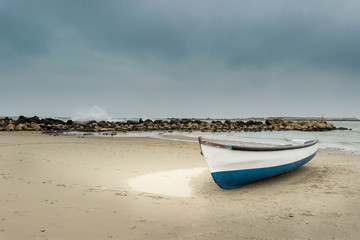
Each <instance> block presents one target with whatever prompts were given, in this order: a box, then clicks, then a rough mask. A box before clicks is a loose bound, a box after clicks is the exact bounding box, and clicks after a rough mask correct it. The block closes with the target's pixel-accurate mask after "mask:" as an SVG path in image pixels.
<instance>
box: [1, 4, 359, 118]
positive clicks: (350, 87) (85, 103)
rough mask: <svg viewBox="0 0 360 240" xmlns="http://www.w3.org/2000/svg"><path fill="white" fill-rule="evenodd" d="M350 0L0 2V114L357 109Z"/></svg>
mask: <svg viewBox="0 0 360 240" xmlns="http://www.w3.org/2000/svg"><path fill="white" fill-rule="evenodd" d="M359 12H360V1H358V0H349V1H337V0H336V1H335V0H327V1H318V0H312V1H307V0H305V1H292V0H273V1H258V0H249V1H243V0H236V1H235V0H234V1H230V0H229V1H227V0H225V1H219V0H207V1H200V0H191V1H189V0H182V1H169V0H152V1H145V0H144V1H141V0H131V1H130V0H129V1H125V0H124V1H121V0H118V1H113V0H107V1H100V0H98V1H93V0H86V1H81V0H78V1H77V0H59V1H54V0H32V1H25V0H23V1H19V0H0V116H1V115H2V116H18V115H25V116H34V115H38V116H70V117H71V116H74V115H76V114H78V113H79V112H81V111H82V112H84V111H87V110H88V109H93V108H94V106H98V107H99V108H101V109H102V110H103V111H105V112H106V113H107V114H108V115H110V116H112V117H129V118H130V117H143V118H144V117H149V118H155V117H199V118H206V117H210V118H237V117H271V116H273V117H274V116H305V117H307V116H308V117H321V116H324V117H353V116H355V117H360V110H359V109H360V108H359V107H358V104H359V102H360V94H359V90H360V27H359V26H360V14H359Z"/></svg>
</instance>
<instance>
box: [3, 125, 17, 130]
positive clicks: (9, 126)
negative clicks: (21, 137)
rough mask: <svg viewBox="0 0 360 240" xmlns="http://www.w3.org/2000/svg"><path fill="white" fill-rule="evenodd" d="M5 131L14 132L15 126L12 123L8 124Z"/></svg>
mask: <svg viewBox="0 0 360 240" xmlns="http://www.w3.org/2000/svg"><path fill="white" fill-rule="evenodd" d="M4 130H5V131H14V130H15V125H14V124H13V123H10V124H8V125H7V126H6V127H5V128H4Z"/></svg>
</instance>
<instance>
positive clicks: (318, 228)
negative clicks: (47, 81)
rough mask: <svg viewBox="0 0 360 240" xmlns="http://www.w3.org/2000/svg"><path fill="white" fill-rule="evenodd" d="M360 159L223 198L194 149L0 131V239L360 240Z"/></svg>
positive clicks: (335, 160) (331, 156) (335, 158)
mask: <svg viewBox="0 0 360 240" xmlns="http://www.w3.org/2000/svg"><path fill="white" fill-rule="evenodd" d="M359 176H360V156H359V155H339V154H337V153H333V152H332V153H326V152H319V153H318V154H317V156H316V157H315V158H314V159H313V160H312V161H311V162H309V163H308V164H306V165H305V166H303V167H301V168H299V169H297V170H295V171H293V172H290V173H287V174H283V175H281V176H277V177H274V178H271V179H268V180H264V181H261V182H258V183H255V184H251V185H249V186H246V187H243V188H240V189H236V190H231V191H226V190H222V189H220V188H218V187H217V185H216V184H215V183H214V181H213V180H212V178H211V175H210V173H209V171H208V170H207V166H206V163H205V160H204V159H203V157H202V156H201V155H200V153H199V147H198V144H197V143H191V142H177V141H167V140H160V139H149V138H99V137H97V138H96V137H85V138H81V137H75V136H57V137H55V136H48V135H42V134H36V133H16V132H13V133H6V132H0V239H1V240H3V239H4V240H12V239H52V240H53V239H88V240H92V239H94V240H95V239H96V240H98V239H358V235H359V234H360V208H359V202H360V178H359Z"/></svg>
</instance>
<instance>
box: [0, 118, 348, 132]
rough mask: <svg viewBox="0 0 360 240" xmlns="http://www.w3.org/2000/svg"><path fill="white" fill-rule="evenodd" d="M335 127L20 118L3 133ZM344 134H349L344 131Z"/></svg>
mask: <svg viewBox="0 0 360 240" xmlns="http://www.w3.org/2000/svg"><path fill="white" fill-rule="evenodd" d="M335 129H336V128H335V127H334V125H333V124H331V123H327V122H326V121H322V120H321V121H285V120H283V119H280V118H271V119H270V118H269V119H266V121H265V122H260V121H252V120H250V121H247V122H243V121H230V120H225V121H212V122H207V121H201V120H193V119H172V120H169V121H164V120H155V121H153V120H150V119H146V120H144V121H143V120H142V119H139V121H130V120H129V121H127V122H106V121H101V122H96V121H89V122H86V123H81V122H74V121H72V120H68V121H67V122H64V121H61V120H59V119H53V118H43V119H40V118H38V117H37V116H34V117H30V118H27V117H24V116H20V117H19V118H18V119H17V120H12V119H9V118H3V119H0V131H50V132H65V131H80V132H127V131H186V132H191V131H202V132H230V131H253V132H259V131H286V130H293V131H329V130H335ZM341 130H346V129H344V128H341Z"/></svg>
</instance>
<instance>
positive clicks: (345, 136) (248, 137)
mask: <svg viewBox="0 0 360 240" xmlns="http://www.w3.org/2000/svg"><path fill="white" fill-rule="evenodd" d="M11 118H13V119H16V118H17V117H11ZM53 118H57V119H60V120H63V121H67V120H69V119H73V120H76V119H74V118H70V117H53ZM143 119H144V120H145V118H143ZM150 119H151V120H169V119H164V118H150ZM96 120H97V121H100V120H101V118H99V119H96ZM104 120H111V121H114V122H117V121H127V120H133V121H137V120H139V118H111V119H109V118H106V119H104ZM202 120H205V121H211V120H212V119H202ZM217 120H219V119H217ZM220 120H221V119H220ZM328 122H329V123H332V124H333V125H334V126H335V127H337V128H338V127H344V128H347V129H349V130H332V131H322V132H302V131H263V132H244V131H233V132H220V133H210V132H197V131H194V132H179V131H171V132H160V131H152V132H127V133H122V132H120V133H117V134H116V135H113V136H111V135H107V134H106V133H105V134H103V133H91V134H90V135H92V136H94V137H99V136H102V137H147V138H157V139H168V140H174V141H189V142H196V139H197V138H198V137H199V136H201V137H204V138H208V139H214V140H232V141H241V142H257V143H267V144H280V145H286V144H300V143H302V142H305V141H308V140H312V139H317V140H319V148H320V150H323V151H327V152H332V151H334V152H337V153H343V154H357V155H358V154H360V121H328ZM67 134H71V135H79V136H80V135H83V134H84V133H80V132H69V133H67ZM87 135H88V134H87ZM179 136H180V137H179Z"/></svg>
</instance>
